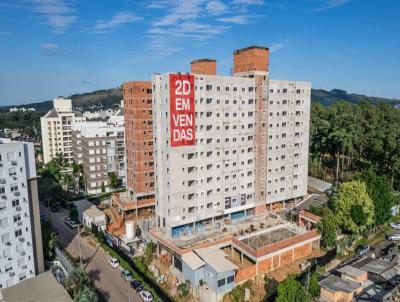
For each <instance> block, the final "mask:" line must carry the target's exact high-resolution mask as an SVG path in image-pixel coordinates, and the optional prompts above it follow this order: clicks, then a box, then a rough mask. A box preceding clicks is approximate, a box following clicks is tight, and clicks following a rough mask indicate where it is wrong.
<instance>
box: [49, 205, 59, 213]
mask: <svg viewBox="0 0 400 302" xmlns="http://www.w3.org/2000/svg"><path fill="white" fill-rule="evenodd" d="M50 211H52V212H58V205H57V204H52V205H51V208H50Z"/></svg>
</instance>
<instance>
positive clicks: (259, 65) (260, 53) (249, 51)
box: [233, 46, 269, 73]
mask: <svg viewBox="0 0 400 302" xmlns="http://www.w3.org/2000/svg"><path fill="white" fill-rule="evenodd" d="M268 70H269V49H268V48H265V47H258V46H251V47H247V48H243V49H238V50H235V51H234V52H233V72H234V73H238V72H248V71H268Z"/></svg>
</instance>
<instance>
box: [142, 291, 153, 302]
mask: <svg viewBox="0 0 400 302" xmlns="http://www.w3.org/2000/svg"><path fill="white" fill-rule="evenodd" d="M139 295H140V297H142V299H143V301H145V302H152V301H153V295H152V294H151V292H149V291H147V290H142V291H141V292H140V293H139Z"/></svg>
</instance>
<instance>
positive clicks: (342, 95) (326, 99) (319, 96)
mask: <svg viewBox="0 0 400 302" xmlns="http://www.w3.org/2000/svg"><path fill="white" fill-rule="evenodd" d="M339 100H343V101H346V102H349V103H352V104H358V103H361V102H368V103H372V104H379V103H393V105H394V104H397V103H398V102H400V100H395V99H387V98H380V97H373V96H366V95H362V94H354V93H347V91H345V90H341V89H332V90H331V91H327V90H322V89H313V90H312V92H311V102H313V103H321V104H323V105H326V106H329V105H331V104H332V103H334V102H336V101H339Z"/></svg>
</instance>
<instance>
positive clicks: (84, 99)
mask: <svg viewBox="0 0 400 302" xmlns="http://www.w3.org/2000/svg"><path fill="white" fill-rule="evenodd" d="M68 98H70V99H72V104H73V106H74V107H75V108H77V109H79V110H80V111H85V110H90V109H93V106H96V107H97V108H101V107H102V108H104V109H108V108H115V107H116V106H118V105H119V104H120V102H121V100H122V89H121V88H111V89H104V90H96V91H93V92H87V93H81V94H73V95H71V96H68ZM10 107H14V106H3V107H0V111H8V110H9V108H10ZM15 107H33V108H35V109H36V111H44V112H47V111H49V110H50V109H51V108H53V101H51V100H49V101H44V102H38V103H30V104H25V105H19V106H15Z"/></svg>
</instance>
